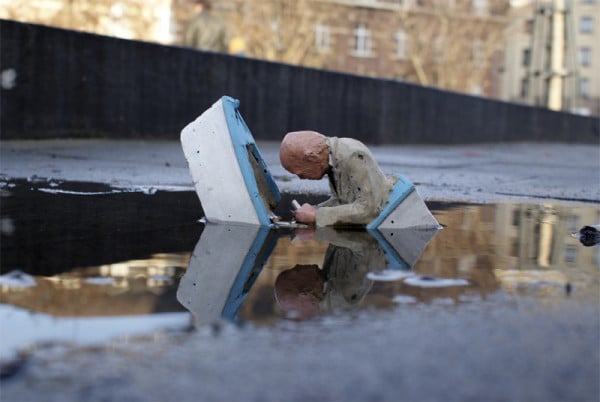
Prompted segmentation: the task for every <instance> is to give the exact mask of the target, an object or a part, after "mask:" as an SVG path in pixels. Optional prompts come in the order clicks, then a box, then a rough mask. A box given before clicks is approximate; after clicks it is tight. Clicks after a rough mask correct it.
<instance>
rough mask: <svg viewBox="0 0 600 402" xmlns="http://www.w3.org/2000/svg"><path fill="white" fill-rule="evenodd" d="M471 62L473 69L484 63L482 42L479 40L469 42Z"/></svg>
mask: <svg viewBox="0 0 600 402" xmlns="http://www.w3.org/2000/svg"><path fill="white" fill-rule="evenodd" d="M471 60H472V61H473V64H474V66H475V67H479V66H481V65H482V64H483V63H484V62H485V60H484V57H483V42H482V41H481V39H474V40H473V42H471Z"/></svg>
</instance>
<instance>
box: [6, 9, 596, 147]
mask: <svg viewBox="0 0 600 402" xmlns="http://www.w3.org/2000/svg"><path fill="white" fill-rule="evenodd" d="M0 38H1V39H0V69H1V70H2V71H5V70H7V69H14V71H15V72H16V74H17V78H16V85H15V86H14V87H13V88H12V89H8V88H3V89H2V91H1V95H2V97H1V99H0V103H1V116H0V129H1V133H0V134H1V138H3V139H8V138H56V137H78V136H85V137H90V136H106V137H115V138H116V137H119V138H127V137H157V138H158V137H160V138H172V139H176V138H178V137H179V132H180V130H181V129H182V128H183V127H184V126H185V125H186V124H187V123H189V122H190V121H192V120H193V119H194V118H196V117H197V116H198V115H199V114H200V113H202V111H204V110H205V109H206V108H208V107H209V106H210V105H211V104H212V103H213V102H215V101H216V100H217V99H219V98H220V97H221V96H222V95H230V96H232V97H235V98H237V99H239V100H240V101H241V106H240V110H241V113H242V115H243V116H244V118H245V120H246V122H247V124H248V126H249V127H250V129H251V130H252V133H253V134H254V136H255V138H257V139H262V140H268V139H270V140H279V139H280V138H281V137H282V136H283V134H284V133H285V132H287V131H292V130H299V129H314V130H318V131H321V132H323V133H325V134H327V135H332V136H350V137H355V138H358V139H361V140H363V141H364V142H367V143H371V144H377V143H464V142H496V141H538V140H539V141H563V142H584V143H586V142H587V143H592V142H597V141H598V139H599V125H600V122H599V119H598V118H590V117H582V116H575V115H571V114H565V113H557V112H551V111H548V110H545V109H539V108H531V107H526V106H521V105H515V104H509V103H503V102H498V101H491V100H486V99H481V98H476V97H470V96H466V95H460V94H456V93H451V92H445V91H440V90H435V89H430V88H424V87H420V86H417V85H412V84H406V83H399V82H394V81H389V80H380V79H371V78H365V77H358V76H354V75H348V74H340V73H333V72H327V71H320V70H314V69H307V68H301V67H294V66H289V65H284V64H277V63H269V62H264V61H259V60H252V59H248V58H240V57H233V56H228V55H223V54H214V53H208V52H201V51H196V50H193V49H185V48H179V47H172V46H161V45H156V44H150V43H143V42H137V41H127V40H120V39H114V38H108V37H103V36H98V35H93V34H86V33H80V32H74V31H68V30H62V29H56V28H49V27H43V26H38V25H29V24H22V23H17V22H13V21H5V20H0Z"/></svg>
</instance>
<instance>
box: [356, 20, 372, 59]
mask: <svg viewBox="0 0 600 402" xmlns="http://www.w3.org/2000/svg"><path fill="white" fill-rule="evenodd" d="M354 55H355V56H359V57H368V56H370V55H371V31H370V30H369V28H367V27H366V25H364V24H360V25H359V26H358V27H356V29H355V30H354Z"/></svg>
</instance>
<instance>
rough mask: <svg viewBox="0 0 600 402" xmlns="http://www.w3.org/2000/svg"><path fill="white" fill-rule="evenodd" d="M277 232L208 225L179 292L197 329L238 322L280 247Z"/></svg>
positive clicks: (178, 296)
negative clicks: (267, 264) (222, 321)
mask: <svg viewBox="0 0 600 402" xmlns="http://www.w3.org/2000/svg"><path fill="white" fill-rule="evenodd" d="M277 238H278V235H277V232H276V231H274V230H271V229H270V228H267V227H264V226H262V227H261V226H256V225H211V224H207V225H206V226H205V227H204V230H203V231H202V235H201V236H200V240H199V241H198V244H196V248H195V249H194V253H193V254H192V256H191V258H190V262H189V265H188V267H187V270H186V272H185V275H184V276H183V278H181V281H180V282H179V287H178V289H177V300H178V301H179V302H180V303H181V304H182V305H183V306H184V307H185V308H187V309H188V310H190V312H192V314H194V316H195V318H196V324H197V325H203V324H210V323H212V322H215V321H219V320H221V319H226V320H229V321H235V320H236V316H237V312H238V311H239V309H240V308H241V306H242V305H243V304H244V301H245V300H246V297H247V296H248V292H249V291H250V289H251V287H252V285H253V284H254V281H255V280H256V278H257V277H258V275H259V274H260V272H261V270H262V269H263V266H264V265H265V263H266V262H267V260H268V259H269V257H270V255H271V253H272V252H273V249H274V248H275V245H276V244H277Z"/></svg>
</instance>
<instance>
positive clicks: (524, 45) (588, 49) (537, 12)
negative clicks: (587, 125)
mask: <svg viewBox="0 0 600 402" xmlns="http://www.w3.org/2000/svg"><path fill="white" fill-rule="evenodd" d="M555 3H556V0H554V2H552V1H550V0H548V1H538V2H535V3H534V2H531V1H526V2H524V3H522V4H520V5H517V6H515V7H513V9H512V10H511V14H510V17H509V19H510V24H509V25H508V26H507V29H506V45H505V49H506V51H505V58H504V70H503V78H502V95H501V98H502V99H505V100H509V101H513V102H521V103H525V104H531V105H536V106H542V107H550V106H551V105H550V104H549V102H550V99H549V98H550V93H551V89H550V81H551V77H553V76H554V77H556V76H558V77H559V79H560V80H561V84H562V85H561V88H560V93H561V96H560V97H561V99H560V102H559V103H560V107H556V109H559V110H563V111H569V112H574V113H581V114H585V115H600V26H599V24H600V2H599V1H598V0H568V1H566V2H565V3H564V8H562V9H561V8H559V7H561V4H558V5H557V4H555ZM559 10H563V12H560V13H559V17H560V14H562V17H561V18H564V31H563V33H562V35H560V36H562V38H561V39H560V40H561V41H562V42H563V43H562V44H559V46H558V47H559V50H560V51H559V52H558V55H559V57H560V55H561V54H562V57H560V59H561V60H560V61H559V62H558V63H559V64H558V65H557V64H556V61H555V65H554V67H553V66H552V63H553V61H552V57H556V56H557V52H556V51H555V52H554V53H552V50H553V49H555V48H556V47H557V46H556V45H555V44H554V43H553V41H554V40H555V39H553V37H552V33H553V29H554V27H555V26H556V25H553V24H554V20H553V19H554V18H555V15H556V13H555V11H559Z"/></svg>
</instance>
